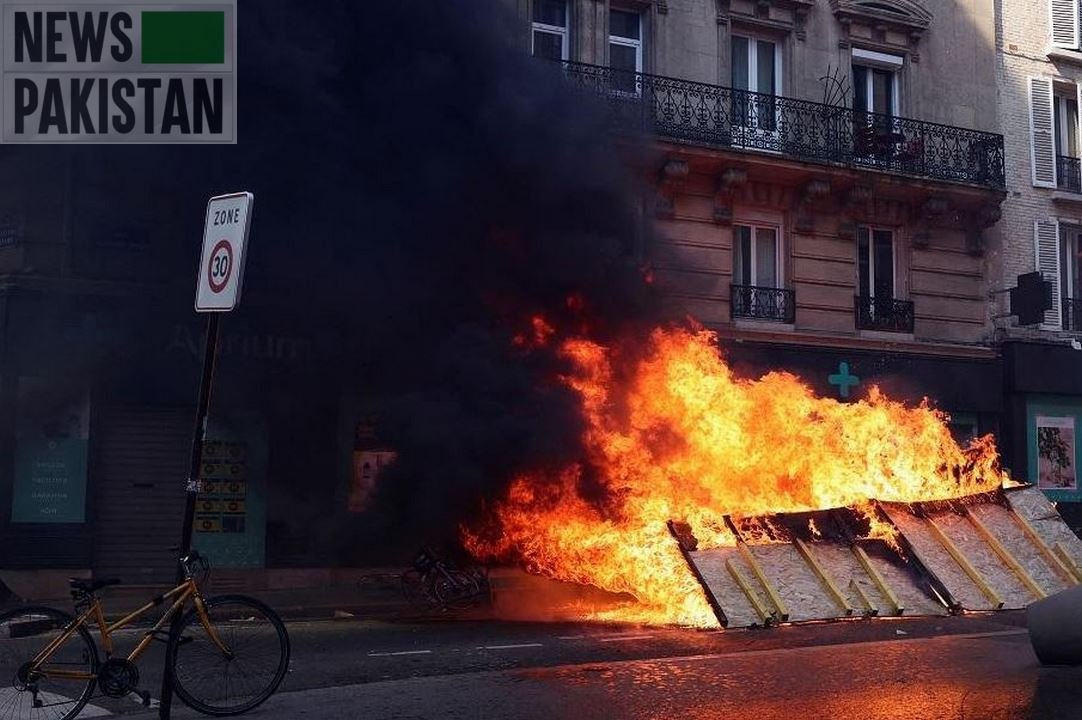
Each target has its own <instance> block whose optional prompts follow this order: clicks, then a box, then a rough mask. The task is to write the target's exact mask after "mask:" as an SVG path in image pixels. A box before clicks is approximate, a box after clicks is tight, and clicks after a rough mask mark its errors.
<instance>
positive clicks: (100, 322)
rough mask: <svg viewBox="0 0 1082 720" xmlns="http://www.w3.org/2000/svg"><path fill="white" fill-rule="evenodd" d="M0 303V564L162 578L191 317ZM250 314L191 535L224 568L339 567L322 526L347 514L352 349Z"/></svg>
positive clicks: (222, 391) (299, 322)
mask: <svg viewBox="0 0 1082 720" xmlns="http://www.w3.org/2000/svg"><path fill="white" fill-rule="evenodd" d="M0 303H2V306H0V311H2V313H0V317H2V318H3V324H2V325H0V331H2V334H0V340H2V345H0V349H2V352H0V457H5V458H9V459H10V460H9V461H8V462H4V463H0V572H3V573H4V574H5V577H7V576H8V575H10V573H12V572H15V573H23V574H24V575H27V574H32V573H40V572H41V571H48V572H52V574H53V575H55V576H56V577H55V578H53V581H52V582H53V583H54V584H56V583H60V582H62V581H63V577H66V576H67V575H70V574H73V573H74V572H94V573H95V574H97V575H100V576H103V577H104V576H115V577H121V578H123V579H124V580H125V581H126V582H129V583H160V582H163V581H168V580H169V579H170V578H171V577H172V574H173V572H174V569H175V565H174V563H175V557H172V556H171V555H170V553H169V552H168V550H167V548H168V547H169V546H171V545H175V544H176V542H177V541H178V540H179V531H180V524H181V520H182V516H183V503H184V487H185V480H186V478H187V474H188V461H189V454H190V447H191V435H192V428H193V423H192V415H193V412H194V410H193V405H194V400H195V395H196V383H197V381H198V376H199V364H200V360H201V352H202V340H203V338H202V324H201V322H200V319H199V318H198V317H196V316H195V315H194V313H192V311H191V309H190V307H176V306H168V305H164V304H162V303H160V302H156V301H155V299H154V298H149V297H144V298H131V297H115V296H114V297H107V296H102V295H93V296H88V295H76V294H74V293H71V294H60V293H56V292H51V293H35V292H15V293H9V294H7V295H3V296H0ZM251 305H253V306H254V305H255V304H254V303H251ZM245 310H247V312H245V311H238V312H237V313H236V314H235V315H233V316H230V317H229V318H228V320H227V322H225V323H223V328H222V335H221V340H220V355H219V362H218V371H217V377H216V383H215V395H214V399H213V402H212V407H211V420H210V424H209V428H208V435H209V442H208V444H207V447H206V454H205V458H204V460H205V461H204V464H203V468H202V476H203V479H204V481H205V483H204V492H203V494H201V495H200V497H199V501H198V504H197V507H196V525H195V531H196V535H195V543H196V545H197V546H198V547H199V548H200V549H201V550H203V551H204V552H205V553H206V554H207V555H209V556H210V557H211V558H212V562H213V563H214V565H215V567H216V568H220V569H228V568H233V569H243V570H253V569H255V570H257V569H261V568H268V567H327V566H331V565H334V564H338V563H341V562H342V561H343V558H342V557H341V556H340V553H338V552H337V550H336V549H334V548H329V547H328V546H327V544H326V543H323V542H321V540H320V537H321V536H323V535H326V536H328V537H333V536H334V535H335V533H336V532H337V528H339V527H341V526H343V525H348V524H349V523H352V522H355V516H354V515H352V514H351V513H350V512H349V510H348V508H347V505H346V500H345V498H346V497H347V496H348V494H349V492H350V485H349V484H350V478H349V477H348V475H343V473H342V472H340V469H339V468H340V464H341V462H340V461H341V459H342V458H346V460H347V462H348V460H349V458H351V456H352V453H353V441H352V438H348V439H343V438H340V437H339V432H338V424H339V414H340V413H341V411H342V391H341V383H342V371H343V369H344V368H347V367H348V366H349V365H350V364H351V363H350V361H349V360H348V359H346V358H344V357H342V356H341V353H342V349H343V347H344V346H345V344H344V343H343V342H342V340H341V337H340V333H337V332H336V330H335V328H334V327H333V326H332V325H331V324H329V323H324V324H322V325H319V326H316V325H313V324H312V323H311V322H309V321H307V320H306V319H303V318H297V317H295V316H291V315H290V314H288V313H279V312H278V311H277V310H276V309H267V308H265V307H264V308H259V307H253V308H252V309H248V308H246V309H245ZM345 560H347V561H348V558H346V559H345ZM9 585H12V586H14V582H9ZM13 589H14V587H13ZM52 589H53V590H54V591H55V588H52Z"/></svg>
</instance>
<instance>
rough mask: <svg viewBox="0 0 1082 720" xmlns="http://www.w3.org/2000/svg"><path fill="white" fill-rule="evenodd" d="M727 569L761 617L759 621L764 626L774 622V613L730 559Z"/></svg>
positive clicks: (726, 562) (727, 561) (726, 564)
mask: <svg viewBox="0 0 1082 720" xmlns="http://www.w3.org/2000/svg"><path fill="white" fill-rule="evenodd" d="M725 567H726V569H728V571H729V574H730V575H732V576H733V580H734V581H736V584H737V585H738V586H739V587H740V589H741V590H743V591H744V595H745V596H747V598H748V602H750V603H751V606H752V607H753V608H755V612H756V613H757V614H758V615H759V619H760V620H762V621H763V624H764V625H770V624H772V622H773V621H774V619H775V617H774V613H772V612H770V611H768V610H767V609H766V606H765V605H763V601H762V600H760V599H759V596H758V595H756V594H755V591H754V590H752V589H751V584H750V583H749V582H748V580H747V578H745V577H744V574H743V573H742V572H740V570H739V569H737V567H736V565H735V564H734V563H733V559H732V558H728V559H727V560H726V561H725Z"/></svg>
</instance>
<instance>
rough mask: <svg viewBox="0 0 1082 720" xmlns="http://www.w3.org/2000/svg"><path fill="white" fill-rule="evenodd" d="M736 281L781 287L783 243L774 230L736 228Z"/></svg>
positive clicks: (734, 251) (734, 277)
mask: <svg viewBox="0 0 1082 720" xmlns="http://www.w3.org/2000/svg"><path fill="white" fill-rule="evenodd" d="M733 282H734V283H736V284H737V285H755V286H759V287H767V288H776V287H780V286H781V243H779V242H778V230H777V228H773V227H762V226H752V225H733Z"/></svg>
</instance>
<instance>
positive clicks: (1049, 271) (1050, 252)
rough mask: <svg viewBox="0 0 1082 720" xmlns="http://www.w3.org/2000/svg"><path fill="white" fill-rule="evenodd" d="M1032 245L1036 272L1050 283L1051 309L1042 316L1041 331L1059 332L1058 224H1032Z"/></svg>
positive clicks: (1054, 222) (1038, 222)
mask: <svg viewBox="0 0 1082 720" xmlns="http://www.w3.org/2000/svg"><path fill="white" fill-rule="evenodd" d="M1033 245H1034V252H1035V255H1036V259H1037V262H1036V265H1037V270H1038V271H1039V272H1040V273H1041V275H1042V276H1043V277H1044V279H1045V280H1048V281H1050V282H1051V283H1052V309H1051V310H1048V311H1047V312H1045V314H1044V322H1043V323H1041V329H1042V330H1059V329H1060V328H1061V326H1062V325H1061V321H1062V315H1061V310H1060V305H1061V303H1060V289H1059V223H1058V222H1056V221H1055V220H1037V221H1036V222H1034V223H1033Z"/></svg>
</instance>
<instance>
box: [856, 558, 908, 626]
mask: <svg viewBox="0 0 1082 720" xmlns="http://www.w3.org/2000/svg"><path fill="white" fill-rule="evenodd" d="M853 554H854V555H856V556H857V560H859V561H860V566H861V567H863V568H864V572H866V573H868V577H870V578H871V579H872V582H873V583H875V586H876V587H877V588H879V592H881V593H883V597H885V598H886V599H887V602H889V603H890V605H891V612H892V613H893V614H895V615H901V614H902V613H904V612H905V606H903V605H902V603H901V602H899V601H898V596H897V595H895V594H894V591H893V590H892V589H891V587H890V585H888V584H887V581H886V580H885V579H883V576H882V575H880V574H879V571H878V570H876V569H875V565H872V560H871V558H869V557H868V553H866V552H864V548H862V547H860V546H859V545H853Z"/></svg>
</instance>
